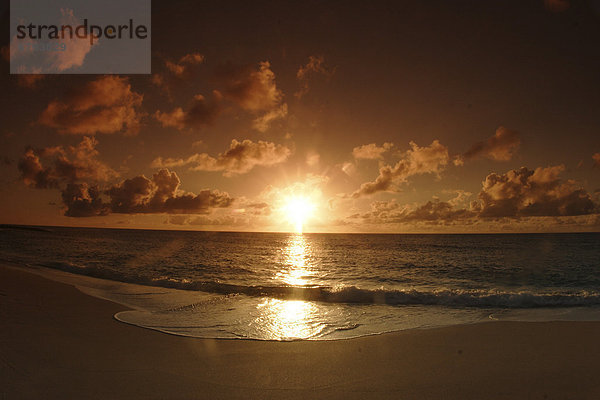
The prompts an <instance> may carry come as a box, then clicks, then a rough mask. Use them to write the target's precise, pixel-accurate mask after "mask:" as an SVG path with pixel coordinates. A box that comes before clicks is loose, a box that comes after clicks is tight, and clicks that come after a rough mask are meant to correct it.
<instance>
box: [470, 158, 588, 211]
mask: <svg viewBox="0 0 600 400" xmlns="http://www.w3.org/2000/svg"><path fill="white" fill-rule="evenodd" d="M563 170H564V166H562V165H559V166H552V167H547V168H542V167H539V168H536V169H535V170H533V171H532V170H529V169H527V168H526V167H522V168H520V169H518V170H510V171H508V172H506V173H505V174H500V175H499V174H496V173H492V174H489V175H488V176H487V177H486V178H485V180H484V181H483V188H482V190H481V192H480V193H479V201H478V203H477V204H475V205H474V207H475V208H476V209H478V211H479V216H480V217H493V218H498V217H521V216H573V215H584V214H592V213H594V212H596V211H597V205H596V204H595V203H594V201H593V200H592V197H591V196H590V195H589V194H588V193H587V192H586V191H585V190H583V189H581V188H578V187H577V186H575V183H574V182H573V181H562V180H561V179H560V178H559V175H560V173H561V172H562V171H563Z"/></svg>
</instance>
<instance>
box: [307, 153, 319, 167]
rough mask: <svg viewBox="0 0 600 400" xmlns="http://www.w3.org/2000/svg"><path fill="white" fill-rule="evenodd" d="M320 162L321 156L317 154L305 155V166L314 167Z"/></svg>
mask: <svg viewBox="0 0 600 400" xmlns="http://www.w3.org/2000/svg"><path fill="white" fill-rule="evenodd" d="M320 162H321V155H320V154H319V153H317V152H314V151H310V152H308V153H307V154H306V165H308V166H309V167H315V166H317V165H319V163H320Z"/></svg>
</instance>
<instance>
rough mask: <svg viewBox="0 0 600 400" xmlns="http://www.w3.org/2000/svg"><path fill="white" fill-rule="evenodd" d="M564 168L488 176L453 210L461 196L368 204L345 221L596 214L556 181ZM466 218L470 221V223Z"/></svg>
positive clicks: (582, 195)
mask: <svg viewBox="0 0 600 400" xmlns="http://www.w3.org/2000/svg"><path fill="white" fill-rule="evenodd" d="M563 170H564V166H562V165H559V166H552V167H546V168H542V167H539V168H536V169H535V170H530V169H528V168H526V167H522V168H520V169H518V170H510V171H508V172H506V173H504V174H497V173H491V174H489V175H488V176H487V177H486V178H485V180H484V181H483V183H482V189H481V191H480V192H479V195H478V199H477V200H475V201H472V202H471V204H470V206H468V207H458V205H459V204H460V203H462V202H464V200H465V196H466V194H465V193H462V192H460V191H459V192H457V197H455V198H454V199H450V200H448V201H441V200H439V199H434V200H432V201H428V202H427V203H425V204H421V205H412V206H411V205H400V204H398V203H397V201H396V200H395V199H393V200H390V201H375V202H373V203H371V211H369V212H367V213H364V214H354V215H352V216H350V217H348V218H349V219H354V220H360V221H362V222H364V223H370V224H391V223H408V222H424V223H434V224H446V225H448V224H453V223H456V222H457V221H461V222H463V223H465V224H469V223H473V222H474V220H494V219H502V218H511V219H518V218H525V217H573V216H581V215H594V214H598V213H600V204H598V203H596V202H594V200H593V198H592V196H591V195H590V194H589V193H587V192H586V191H585V190H583V189H581V188H579V187H577V186H576V185H575V183H574V182H573V181H570V180H567V181H562V180H561V179H560V178H559V175H560V173H561V172H562V171H563ZM469 220H471V221H470V222H469Z"/></svg>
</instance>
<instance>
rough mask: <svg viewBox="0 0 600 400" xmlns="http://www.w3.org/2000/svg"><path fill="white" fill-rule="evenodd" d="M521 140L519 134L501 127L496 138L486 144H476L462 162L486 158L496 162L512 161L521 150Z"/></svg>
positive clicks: (489, 139) (491, 138) (485, 142)
mask: <svg viewBox="0 0 600 400" xmlns="http://www.w3.org/2000/svg"><path fill="white" fill-rule="evenodd" d="M520 144H521V138H520V135H519V133H518V132H515V131H512V130H510V129H506V128H505V127H503V126H501V127H499V128H498V129H496V133H495V134H494V136H492V137H490V138H488V139H487V140H486V141H484V142H478V143H475V144H474V145H473V146H471V148H470V149H469V150H467V151H466V152H465V153H464V154H463V155H462V157H461V158H460V160H463V159H464V160H467V161H468V160H472V159H475V158H480V157H485V158H489V159H491V160H496V161H508V160H510V159H511V158H512V157H513V155H514V152H515V151H516V150H517V149H518V148H519V145H520Z"/></svg>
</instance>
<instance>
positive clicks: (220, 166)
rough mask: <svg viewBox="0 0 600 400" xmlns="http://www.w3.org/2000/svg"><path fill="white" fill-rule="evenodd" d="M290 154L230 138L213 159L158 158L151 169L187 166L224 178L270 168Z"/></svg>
mask: <svg viewBox="0 0 600 400" xmlns="http://www.w3.org/2000/svg"><path fill="white" fill-rule="evenodd" d="M291 154H292V151H291V150H290V149H289V148H288V147H286V146H284V145H279V144H275V143H272V142H263V141H262V140H259V141H258V142H253V141H251V140H248V139H246V140H244V141H241V142H239V141H237V140H235V139H233V140H232V141H231V145H230V146H229V149H228V150H227V151H226V152H224V153H221V154H219V155H218V156H217V157H216V158H215V157H212V156H210V155H208V154H206V153H202V154H194V155H192V156H190V157H188V158H187V159H181V158H180V159H173V158H167V159H163V158H161V157H159V158H157V159H155V160H154V161H153V162H152V166H153V167H155V168H172V167H180V166H184V165H189V166H190V169H191V170H193V171H223V175H225V176H232V175H236V174H245V173H247V172H249V171H251V170H252V169H253V168H254V167H257V166H264V167H269V166H272V165H275V164H279V163H282V162H284V161H286V160H287V159H288V157H289V156H290V155H291Z"/></svg>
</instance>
